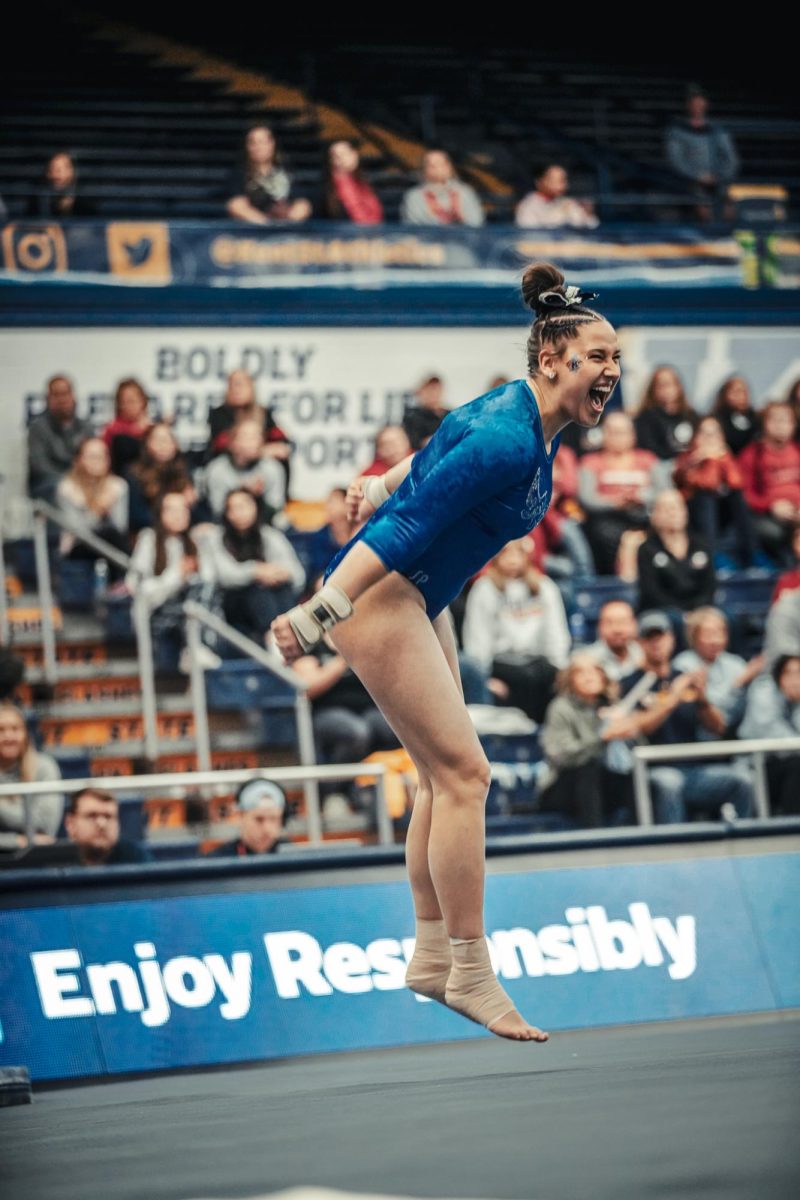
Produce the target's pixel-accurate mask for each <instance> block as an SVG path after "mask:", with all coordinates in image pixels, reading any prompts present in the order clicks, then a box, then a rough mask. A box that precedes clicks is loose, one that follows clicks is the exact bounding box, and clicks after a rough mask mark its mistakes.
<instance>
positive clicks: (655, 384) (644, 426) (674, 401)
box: [636, 367, 697, 459]
mask: <svg viewBox="0 0 800 1200" xmlns="http://www.w3.org/2000/svg"><path fill="white" fill-rule="evenodd" d="M696 424H697V413H696V412H695V411H694V409H693V408H692V407H691V406H690V404H689V401H688V400H687V398H686V392H685V390H684V387H683V383H682V382H681V377H680V375H679V374H678V372H677V371H676V370H675V368H674V367H656V369H655V371H654V372H653V374H652V375H651V377H650V382H649V383H648V385H647V388H646V390H645V393H644V398H643V400H642V403H641V405H640V406H639V412H638V414H637V417H636V440H637V442H638V445H639V447H640V449H642V450H650V451H651V452H652V453H653V454H655V455H656V457H657V458H660V459H673V458H676V457H677V456H678V455H679V454H680V453H681V451H683V450H685V449H686V447H687V446H688V445H689V442H690V441H691V440H692V433H693V432H694V427H695V425H696Z"/></svg>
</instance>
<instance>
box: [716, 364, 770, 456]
mask: <svg viewBox="0 0 800 1200" xmlns="http://www.w3.org/2000/svg"><path fill="white" fill-rule="evenodd" d="M711 415H712V417H716V418H717V420H718V421H719V423H720V426H721V427H722V435H723V437H724V438H725V442H726V444H727V446H728V449H729V450H730V452H731V454H741V452H742V450H744V448H745V446H749V445H750V443H751V442H753V441H755V439H756V438H757V437H758V433H759V429H760V428H761V417H760V414H759V413H757V412H756V410H755V409H754V408H753V404H752V401H751V399H750V388H749V387H748V385H747V380H746V379H743V378H742V376H741V375H731V377H730V379H726V380H725V382H724V383H723V384H722V387H721V388H720V389H719V391H718V392H717V395H716V397H715V399H714V407H713V408H712V410H711Z"/></svg>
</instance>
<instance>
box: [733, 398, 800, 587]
mask: <svg viewBox="0 0 800 1200" xmlns="http://www.w3.org/2000/svg"><path fill="white" fill-rule="evenodd" d="M761 424H762V434H761V437H760V438H758V439H757V440H756V441H755V442H751V444H750V445H749V446H746V447H745V449H744V450H743V451H742V453H741V454H740V456H739V465H740V467H741V469H742V475H743V477H744V496H745V500H746V501H747V503H748V505H749V506H750V509H751V510H752V512H753V514H754V516H753V521H754V524H755V528H756V535H757V537H758V539H759V541H760V542H761V545H762V546H763V548H764V550H766V552H767V554H769V555H770V557H771V558H773V559H775V561H776V562H777V563H779V564H780V565H781V566H789V565H791V552H790V548H789V547H790V541H791V537H792V533H793V531H794V526H795V523H796V522H797V521H798V520H800V446H798V445H797V444H796V443H795V442H794V435H795V430H796V427H797V423H796V420H795V415H794V413H793V411H792V409H791V408H790V407H789V405H788V404H784V403H782V402H781V401H779V400H773V401H771V403H769V404H767V405H765V407H764V409H763V411H762V414H761Z"/></svg>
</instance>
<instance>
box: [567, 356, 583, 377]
mask: <svg viewBox="0 0 800 1200" xmlns="http://www.w3.org/2000/svg"><path fill="white" fill-rule="evenodd" d="M567 366H568V367H569V369H570V371H572V372H573V373H574V372H575V371H580V369H581V360H580V359H579V358H578V356H577V354H573V356H572V358H571V359H570V360H569V362H568V363H567Z"/></svg>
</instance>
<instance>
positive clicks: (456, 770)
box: [433, 751, 492, 805]
mask: <svg viewBox="0 0 800 1200" xmlns="http://www.w3.org/2000/svg"><path fill="white" fill-rule="evenodd" d="M491 782H492V769H491V767H490V766H489V761H488V759H487V758H486V756H485V754H483V753H482V752H474V751H473V752H469V753H466V754H464V755H463V756H462V757H460V758H459V759H458V761H457V762H454V763H449V764H448V766H447V767H446V768H443V769H441V770H438V771H435V772H434V773H433V795H434V800H436V798H437V796H446V797H447V799H448V800H450V801H451V802H456V803H475V802H478V803H480V804H481V805H483V804H484V803H485V802H486V796H487V795H488V792H489V785H490V784H491Z"/></svg>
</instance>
